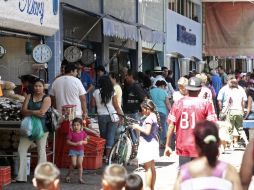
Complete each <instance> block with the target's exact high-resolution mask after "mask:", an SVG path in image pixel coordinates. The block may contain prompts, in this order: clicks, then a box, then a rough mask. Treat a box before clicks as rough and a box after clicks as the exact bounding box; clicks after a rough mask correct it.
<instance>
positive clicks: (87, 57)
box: [81, 49, 94, 65]
mask: <svg viewBox="0 0 254 190" xmlns="http://www.w3.org/2000/svg"><path fill="white" fill-rule="evenodd" d="M81 61H82V63H84V64H85V65H89V64H91V63H93V62H94V54H93V51H92V50H90V49H84V50H83V52H82V57H81Z"/></svg>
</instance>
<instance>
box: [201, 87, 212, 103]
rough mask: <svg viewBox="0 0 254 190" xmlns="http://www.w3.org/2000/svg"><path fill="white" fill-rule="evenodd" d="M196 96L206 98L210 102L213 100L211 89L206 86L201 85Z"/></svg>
mask: <svg viewBox="0 0 254 190" xmlns="http://www.w3.org/2000/svg"><path fill="white" fill-rule="evenodd" d="M198 97H199V98H204V99H207V100H208V101H209V102H211V103H212V102H213V95H212V91H211V90H210V89H209V88H208V87H206V86H202V88H201V90H200V93H199V95H198Z"/></svg>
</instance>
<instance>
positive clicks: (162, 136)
mask: <svg viewBox="0 0 254 190" xmlns="http://www.w3.org/2000/svg"><path fill="white" fill-rule="evenodd" d="M159 115H160V120H161V129H162V131H161V132H160V140H161V144H166V136H167V132H168V126H167V122H166V119H167V116H166V114H164V113H162V112H159Z"/></svg>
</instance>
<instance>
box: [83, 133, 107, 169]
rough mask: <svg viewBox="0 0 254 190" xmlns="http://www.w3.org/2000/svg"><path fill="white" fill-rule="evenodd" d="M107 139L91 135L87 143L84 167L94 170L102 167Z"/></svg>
mask: <svg viewBox="0 0 254 190" xmlns="http://www.w3.org/2000/svg"><path fill="white" fill-rule="evenodd" d="M105 142H106V140H105V139H103V138H99V137H95V136H89V139H88V143H87V144H86V145H85V148H84V150H85V158H84V161H83V168H84V169H88V170H94V169H98V168H100V167H102V157H103V152H104V146H105Z"/></svg>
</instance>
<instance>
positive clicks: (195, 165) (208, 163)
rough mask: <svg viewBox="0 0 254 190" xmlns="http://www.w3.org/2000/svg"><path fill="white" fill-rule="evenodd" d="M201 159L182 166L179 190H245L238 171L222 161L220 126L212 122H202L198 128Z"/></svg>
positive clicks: (196, 139) (196, 135) (178, 179)
mask: <svg viewBox="0 0 254 190" xmlns="http://www.w3.org/2000/svg"><path fill="white" fill-rule="evenodd" d="M193 133H194V138H195V144H196V149H197V152H198V155H199V156H198V158H196V159H195V160H193V161H191V162H189V163H187V164H185V165H183V166H181V169H180V172H179V175H178V177H177V180H176V184H175V187H174V189H175V190H183V189H184V190H196V189H202V190H208V189H213V190H231V189H232V190H241V189H242V186H241V182H240V178H239V175H238V173H237V171H236V169H235V168H234V167H233V166H231V165H230V164H227V163H225V162H222V161H219V160H218V156H219V146H220V139H219V135H218V128H217V126H216V125H215V124H214V123H213V122H210V121H206V120H205V121H201V122H199V123H197V124H196V126H195V128H194V131H193Z"/></svg>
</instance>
